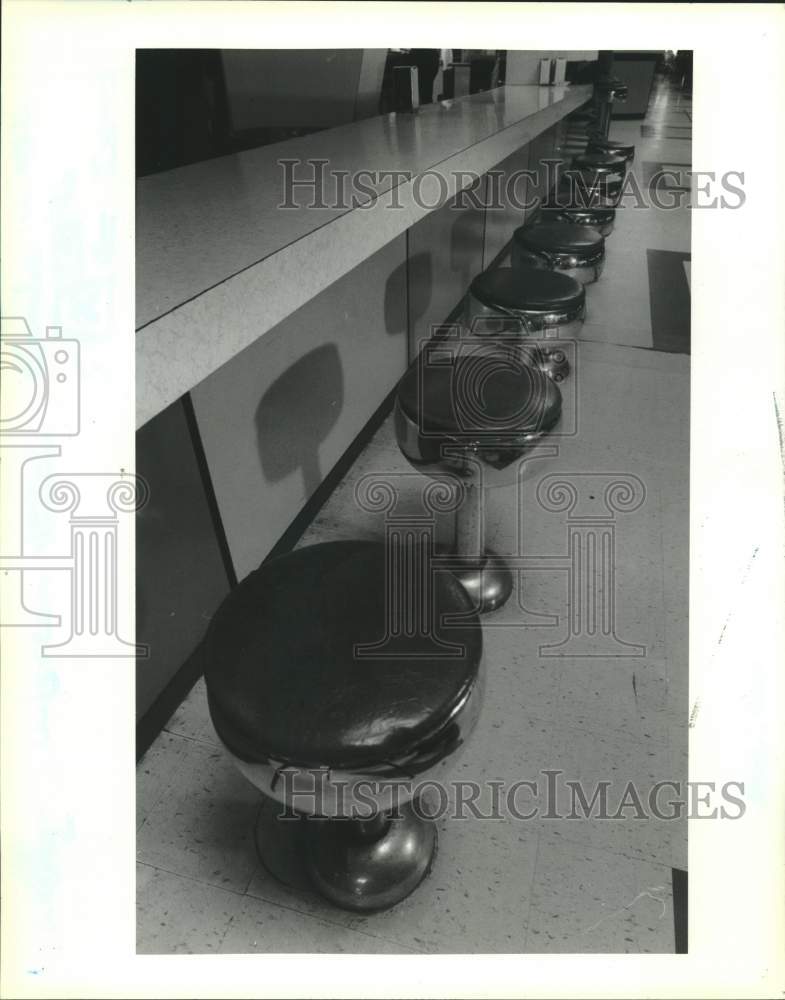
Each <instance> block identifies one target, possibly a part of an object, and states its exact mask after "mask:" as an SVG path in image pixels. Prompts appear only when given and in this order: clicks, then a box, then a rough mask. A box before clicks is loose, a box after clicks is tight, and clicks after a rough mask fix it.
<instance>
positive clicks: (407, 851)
mask: <svg viewBox="0 0 785 1000" xmlns="http://www.w3.org/2000/svg"><path fill="white" fill-rule="evenodd" d="M304 833H305V859H306V867H307V870H308V874H309V876H310V878H311V881H312V882H313V884H314V886H315V887H316V889H317V890H318V891H319V892H320V893H321V894H322V895H323V896H325V897H326V898H327V899H329V900H330V902H332V903H334V904H335V905H336V906H340V907H341V908H342V909H345V910H356V911H357V912H360V913H373V912H374V911H378V910H387V909H389V908H390V907H391V906H395V904H396V903H399V902H400V901H401V900H402V899H405V898H406V897H407V896H408V895H409V894H410V893H412V892H413V891H414V890H415V889H416V888H417V886H418V885H419V884H420V883H421V882H422V880H423V879H424V878H425V877H426V875H427V874H428V872H429V871H430V870H431V865H432V863H433V859H434V857H435V855H436V841H437V833H436V824H435V823H433V822H432V821H431V820H428V819H424V818H423V817H422V816H419V815H417V813H416V812H415V811H414V809H413V807H412V804H411V803H410V802H407V803H406V804H405V805H401V806H400V807H399V809H398V814H397V815H396V816H395V817H393V818H389V817H386V816H384V815H382V814H379V815H378V816H377V817H375V818H374V819H371V820H367V821H365V820H354V819H316V818H314V817H309V818H308V820H307V823H306V825H305V830H304Z"/></svg>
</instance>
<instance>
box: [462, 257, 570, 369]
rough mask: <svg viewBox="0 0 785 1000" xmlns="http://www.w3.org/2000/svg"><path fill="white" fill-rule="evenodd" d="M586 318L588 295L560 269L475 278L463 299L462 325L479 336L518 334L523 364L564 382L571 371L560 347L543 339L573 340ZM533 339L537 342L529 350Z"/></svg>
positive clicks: (501, 271) (495, 272) (503, 270)
mask: <svg viewBox="0 0 785 1000" xmlns="http://www.w3.org/2000/svg"><path fill="white" fill-rule="evenodd" d="M585 316H586V292H585V290H584V287H583V285H582V284H581V283H580V281H576V280H575V279H574V278H571V277H570V276H569V275H568V274H562V273H561V272H560V271H551V270H546V271H543V270H539V269H536V268H531V267H524V266H521V265H519V266H518V267H516V268H511V267H497V268H493V269H492V270H490V271H484V272H483V273H482V274H479V275H477V277H476V278H475V279H474V281H472V283H471V285H470V286H469V293H468V295H467V296H466V313H465V317H464V322H465V325H466V327H467V328H468V329H469V330H471V331H472V334H473V335H474V336H477V337H479V336H484V335H490V336H493V335H496V334H516V333H517V334H518V335H519V336H520V337H521V338H522V339H521V341H520V343H521V346H522V350H521V351H518V356H519V357H520V359H521V361H522V363H524V364H529V365H531V366H533V367H535V368H539V369H540V370H541V371H543V372H544V373H545V374H546V375H548V376H549V378H552V379H554V380H555V381H556V382H562V381H563V380H564V379H565V378H566V377H567V375H568V374H569V371H570V363H569V361H568V360H567V355H566V353H565V351H564V346H563V345H559V344H558V343H554V344H546V343H542V341H543V339H548V340H551V339H554V338H555V339H557V340H558V338H560V337H561V338H570V339H573V338H575V337H577V335H578V332H579V330H580V328H581V327H582V326H583V321H584V318H585ZM532 338H537V341H538V343H537V344H536V346H535V349H534V350H528V351H527V347H528V345H527V340H531V339H532ZM513 343H515V341H513Z"/></svg>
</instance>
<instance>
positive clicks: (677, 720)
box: [137, 88, 691, 953]
mask: <svg viewBox="0 0 785 1000" xmlns="http://www.w3.org/2000/svg"><path fill="white" fill-rule="evenodd" d="M690 107H691V105H690V103H689V101H688V100H687V99H685V98H684V97H683V96H682V95H680V94H675V93H673V92H672V91H669V90H667V88H663V89H661V90H660V91H658V93H657V95H656V97H655V100H654V101H653V103H652V107H651V112H650V115H649V117H648V118H647V122H646V124H648V125H656V126H658V128H657V130H656V131H660V128H659V126H661V125H664V124H668V123H673V122H678V123H686V122H687V121H688V119H687V118H686V117H684V114H685V112H687V113H689V112H690ZM612 134H613V135H614V137H617V138H619V139H627V138H629V141H632V142H635V144H636V159H635V163H634V169H635V170H636V171H640V170H642V164H643V163H644V162H647V161H650V162H663V163H667V162H675V163H688V162H689V159H690V144H689V142H688V141H685V140H683V139H675V140H674V139H670V138H655V137H642V136H641V135H640V123H639V122H631V123H625V122H621V123H614V125H613V127H612ZM649 249H655V250H673V251H682V252H684V251H686V252H688V251H689V214H688V212H687V210H686V209H680V210H678V211H672V212H669V213H662V212H657V211H654V210H649V211H644V210H637V211H634V212H628V211H625V210H620V211H619V213H618V216H617V225H616V230H615V232H614V234H613V235H612V236H611V237H610V239H609V241H608V261H607V266H606V269H605V273H604V274H603V277H602V278H601V280H600V282H599V283H598V284H597V285H595V286H591V287H590V288H589V289H588V307H589V320H588V322H587V325H586V327H585V336H584V338H583V339H582V341H581V343H580V344H579V345H578V357H577V359H576V366H575V371H574V375H573V378H572V380H571V382H570V383H569V386H570V387H571V388H567V387H566V388H565V421H564V425H565V426H567V427H568V429H571V430H572V431H573V433H571V434H569V435H567V436H563V437H560V438H553V439H552V440H551V441H549V442H548V444H549V452H550V453H547V452H546V453H544V454H543V456H542V457H539V458H536V460H534V461H531V462H529V463H527V465H526V466H525V467H524V470H523V473H522V475H521V478H520V480H519V481H518V482H514V483H512V484H510V485H509V486H506V487H503V488H500V489H497V490H494V491H493V492H492V494H491V495H490V497H489V504H488V509H487V512H486V513H487V517H486V526H487V528H486V531H487V542H488V544H489V545H490V546H491V547H492V548H494V549H495V550H496V551H497V552H503V553H505V554H507V555H508V556H509V557H511V558H512V559H513V560H515V559H519V560H520V565H521V566H524V569H522V572H521V577H520V581H519V586H518V589H517V592H516V594H515V595H514V596H513V598H512V599H511V601H510V602H509V603H508V604H507V605H506V606H505V607H504V608H503V609H502V610H501V611H499V612H497V613H496V614H494V615H493V616H488V617H487V618H486V619H485V620H484V625H485V649H486V664H487V695H486V702H485V706H484V710H483V714H482V716H481V719H480V722H479V724H478V726H477V729H476V730H475V733H474V735H473V738H472V740H471V743H470V745H469V747H468V749H467V751H466V753H465V754H464V756H463V757H462V758H461V760H460V762H459V763H458V764H457V766H456V768H455V771H454V772H453V777H454V778H455V779H456V780H463V781H467V780H474V781H478V782H484V783H485V786H486V790H487V783H488V781H489V780H491V779H494V780H496V781H499V782H503V783H504V785H505V787H510V786H511V785H512V784H513V783H514V782H520V781H530V782H533V783H536V792H535V791H534V790H533V788H532V786H528V787H527V788H524V787H521V789H520V792H519V794H518V795H517V796H516V798H515V800H514V804H515V806H516V808H517V810H518V812H519V814H524V813H527V812H530V811H532V808H533V807H534V806H537V805H539V807H540V814H539V815H538V816H535V817H534V818H531V819H520V818H516V816H515V815H511V814H509V812H506V813H505V814H504V815H502V816H501V818H499V819H493V820H487V819H486V820H484V819H480V818H477V817H472V816H469V818H466V819H463V820H455V819H448V818H445V819H442V820H441V821H440V831H439V833H440V848H439V853H438V856H437V860H436V864H435V867H434V869H433V871H432V872H431V874H430V876H429V877H428V878H427V879H426V881H425V882H424V883H423V885H422V886H421V887H420V888H419V889H418V890H417V891H416V892H415V893H414V894H413V895H412V896H411V897H410V898H409V899H408V900H405V901H404V902H402V903H401V904H399V905H398V906H397V907H395V908H394V909H393V910H391V911H389V912H387V913H383V914H378V915H374V916H358V915H357V914H353V913H347V912H342V911H340V910H336V909H334V908H333V907H331V906H329V905H328V904H327V903H326V902H323V901H322V900H321V899H320V898H319V897H318V896H316V895H315V894H314V893H312V892H310V891H309V890H308V889H307V888H305V887H300V888H287V887H284V886H283V885H281V884H280V883H278V882H276V881H275V880H274V879H273V878H272V877H271V876H270V875H268V874H267V873H266V872H265V870H264V869H263V868H261V866H260V865H259V863H258V861H257V858H256V854H255V851H254V846H253V842H252V832H253V825H254V819H255V816H256V814H257V812H258V809H259V807H260V797H259V795H258V793H257V792H256V791H255V790H254V789H253V788H252V787H251V786H250V785H248V784H247V782H245V780H244V779H243V778H242V777H241V776H240V775H239V774H238V773H237V772H236V771H235V769H234V767H233V765H232V764H231V763H230V762H229V761H228V759H227V758H226V757H225V756H224V754H223V752H222V751H221V749H220V747H219V746H218V744H217V739H216V737H215V734H214V732H213V729H212V726H211V724H210V721H209V717H208V713H207V706H206V700H205V693H204V686H203V683H202V682H199V683H197V685H196V686H195V687H194V689H193V690H192V691H191V693H190V694H189V696H188V697H187V698H186V700H185V701H184V703H183V704H182V705H181V707H180V708H179V709H178V711H177V712H176V713H175V715H174V716H173V717H172V719H171V720H170V721H169V723H168V724H167V727H166V729H165V731H164V732H163V733H162V734H161V735H160V737H159V738H158V740H157V741H156V743H155V744H154V745H153V747H152V748H151V749H150V751H149V752H148V753H147V755H146V756H145V758H144V759H143V760H142V762H141V763H140V765H139V769H138V789H139V792H138V821H137V823H138V826H137V849H138V850H137V853H138V858H137V860H138V870H139V882H138V911H139V912H138V950H139V951H140V952H145V953H202V952H222V953H246V952H357V953H361V952H371V953H373V952H399V953H455V952H480V953H483V952H502V953H504V952H507V953H517V952H632V953H635V952H649V953H652V952H665V953H672V952H673V951H674V918H673V904H672V895H671V869H672V868H673V867H677V868H682V869H684V868H686V867H687V857H686V844H687V838H686V823H685V821H684V820H678V821H676V820H670V821H669V820H662V819H660V820H658V819H656V818H648V819H633V818H632V812H633V811H634V810H627V812H626V816H627V818H626V819H618V820H607V819H605V820H602V819H585V818H579V819H568V818H563V819H554V818H548V817H547V816H545V815H543V813H544V812H545V811H546V808H545V807H546V805H547V801H548V800H547V796H546V788H547V778H546V777H545V776H544V772H546V771H550V772H557V771H558V772H560V773H559V774H558V776H557V778H556V781H557V797H560V799H557V800H558V801H560V802H561V806H562V807H563V808H560V809H558V808H557V811H561V812H562V813H564V812H569V806H570V798H569V786H568V785H567V784H566V783H567V782H568V781H580V782H581V787H582V788H583V789H584V790H585V792H586V794H587V795H588V796H591V792H592V790H593V789H594V788H595V787H596V786H597V783H598V782H602V781H610V782H612V785H611V788H610V791H609V801H611V802H612V803H613V809H615V807H616V806H617V805H618V800H619V796H620V795H621V792H622V790H623V789H624V788H625V787H626V786H627V785H628V784H629V783H630V782H632V783H634V786H635V788H636V790H637V792H638V794H639V795H640V796H641V797H643V798H644V799H645V796H646V795H647V794H648V792H649V791H650V790H651V788H652V786H653V785H654V784H656V783H657V782H659V781H665V780H669V781H676V782H684V781H686V778H687V716H688V691H687V607H688V586H687V558H688V486H689V360H690V359H689V356H688V355H686V354H672V353H667V352H663V351H657V350H654V349H653V347H654V344H653V340H652V330H651V309H650V301H649V287H648V272H647V266H646V255H647V250H649ZM368 474H375V475H378V476H380V477H384V478H386V479H388V480H389V481H391V482H392V483H393V484H394V485H395V486H396V488H397V489H398V490H399V492H400V494H401V499H402V503H403V504H404V506H406V505H408V509H414V508H416V507H417V505H418V504H419V497H420V495H421V490H422V487H423V485H425V484H426V483H427V480H425V479H424V478H423V477H420V476H419V475H417V474H416V473H414V472H413V470H412V469H411V468H410V467H409V466H408V465H407V463H406V462H405V460H404V459H403V458H402V456H401V454H400V452H399V450H398V447H397V444H396V442H395V436H394V431H393V428H392V423H391V420H388V421H387V422H386V423H385V424H384V426H383V427H382V428H381V429H380V430H379V432H378V433H377V434H376V436H375V437H374V439H373V440H372V441H371V442H370V444H369V445H368V446H367V447H366V449H365V450H364V452H363V453H362V454H361V456H360V457H359V459H358V460H357V462H356V463H355V465H354V467H353V468H352V469H351V471H350V473H349V474H348V475H347V476H346V478H345V479H344V481H343V482H342V483H341V484H340V486H339V487H338V488H337V489H336V490H335V492H334V493H333V495H332V496H331V498H330V499H329V500H328V502H327V503H326V505H325V506H324V507H323V509H322V510H321V512H320V514H319V515H318V517H317V518H316V520H315V521H314V522H313V524H312V525H311V526H310V528H309V529H308V531H307V532H306V534H305V535H304V537H303V538H302V540H301V542H300V544H301V545H308V544H312V543H314V542H318V541H323V540H328V539H336V538H357V537H375V538H379V537H383V534H384V521H383V515H379V514H378V513H371V512H368V511H364V510H362V509H361V508H360V507H359V506H358V503H357V499H356V495H355V486H356V484H357V482H358V481H359V479H360V478H361V477H362V476H364V475H368ZM546 477H556V478H557V479H560V480H566V481H569V482H572V483H573V484H574V485H575V486H576V488H577V489H578V491H579V492H580V490H581V489H584V488H585V492H586V496H585V497H584V498H583V499H584V500H585V501H586V502H589V501H591V502H595V501H596V499H597V497H598V496H599V493H598V492H596V490H597V489H598V488H599V487H598V486H597V484H599V486H600V487H601V486H602V483H606V485H607V482H608V481H619V480H622V479H625V478H626V479H627V481H629V482H633V483H635V482H639V483H640V484H641V485H642V493H643V496H642V499H641V502H640V505H639V506H638V507H637V508H635V509H633V510H630V511H624V510H617V511H615V512H614V513H613V516H612V520H613V544H614V546H615V558H614V566H615V586H614V591H613V593H614V596H615V602H616V603H615V635H616V637H617V639H618V641H619V645H618V646H616V647H615V649H614V650H611V652H615V653H617V654H619V653H621V654H622V655H612V656H611V655H608V653H609V649H608V643H607V642H603V641H602V638H601V636H600V635H599V634H598V633H597V631H596V630H595V631H594V634H591V632H590V630H589V629H588V628H586V629H583V631H581V632H580V635H579V636H578V638H579V640H580V648H579V649H578V651H577V655H567V654H568V653H570V652H571V651H572V653H573V654H575V649H574V648H573V647H569V646H566V645H565V644H564V643H565V639H567V638H568V621H569V618H568V610H569V607H568V603H569V593H568V585H567V584H568V574H567V569H566V567H567V566H568V565H569V559H568V556H569V552H570V548H569V546H570V537H571V536H570V530H573V529H575V530H577V529H576V522H575V518H574V516H573V520H572V521H570V520H569V519H570V516H571V515H570V513H569V512H565V511H559V510H553V509H549V507H548V504H547V503H543V500H542V497H543V496H544V492H545V487H544V486H543V485H542V484H543V481H544V480H545V479H546ZM538 487H539V492H538ZM538 498H539V499H538ZM449 528H450V526H449V523H447V522H446V521H445V520H444V519H441V520H440V522H439V524H438V533H439V535H440V536H441V537H445V538H446V537H447V533H448V532H449ZM579 631H580V630H579ZM622 643H626V644H628V645H627V646H622V645H621V644H622ZM628 654H629V655H628ZM633 654H636V655H633ZM484 795H485V793H484ZM614 796H615V798H614ZM665 798H666V801H667V796H666V797H665ZM478 807H479V809H480V810H482V811H483V812H485V811H486V810H487V807H488V800H487V797H486V798H482V799H481V800H480V801H479V802H478ZM503 812H504V811H503Z"/></svg>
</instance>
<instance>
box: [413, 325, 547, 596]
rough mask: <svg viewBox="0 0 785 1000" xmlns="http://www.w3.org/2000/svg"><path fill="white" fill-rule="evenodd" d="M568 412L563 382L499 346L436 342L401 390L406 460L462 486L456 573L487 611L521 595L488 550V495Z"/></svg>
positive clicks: (453, 563) (453, 565) (511, 479)
mask: <svg viewBox="0 0 785 1000" xmlns="http://www.w3.org/2000/svg"><path fill="white" fill-rule="evenodd" d="M513 339H518V338H513ZM510 346H512V345H510ZM561 406H562V399H561V392H560V391H559V387H558V386H557V384H556V383H555V382H554V381H553V380H552V379H550V378H548V376H547V375H545V374H544V373H543V372H542V371H540V370H539V369H536V368H531V367H529V366H528V365H525V364H523V363H522V362H521V360H520V359H519V358H517V357H515V355H514V352H513V351H511V350H509V351H508V350H505V349H503V348H500V346H499V342H498V341H497V340H495V339H494V342H493V344H492V345H486V344H475V343H467V342H462V341H457V342H451V343H444V342H439V341H433V342H431V343H429V344H427V345H426V347H425V349H424V350H423V352H422V354H421V355H420V357H419V358H418V360H417V361H416V362H415V363H414V364H413V365H412V366H411V367H410V368H409V370H408V371H407V372H406V374H405V375H404V376H403V378H402V379H401V381H400V382H399V383H398V390H397V393H396V399H395V433H396V437H397V439H398V445H399V447H400V449H401V451H402V452H403V454H404V456H405V457H406V459H407V460H408V461H409V462H410V463H411V464H412V465H413V466H414V468H415V469H417V470H419V471H420V472H423V473H424V474H425V475H429V476H431V477H433V478H440V477H441V476H444V475H447V476H449V477H450V478H453V479H454V478H455V477H457V478H458V479H459V480H460V482H461V483H462V490H463V494H464V495H463V502H462V503H461V504H460V506H459V507H458V509H457V511H456V519H455V542H454V547H453V554H452V556H453V558H452V560H451V563H450V569H451V570H452V572H453V573H454V574H455V575H456V577H457V578H458V579H459V580H460V582H461V583H462V584H463V586H464V587H465V588H466V590H467V592H468V594H469V596H470V597H471V599H472V602H473V605H474V608H475V610H477V611H479V612H480V613H485V612H488V611H494V610H495V609H496V608H499V607H501V606H502V604H504V602H505V601H506V600H507V599H508V597H509V596H510V594H511V593H512V574H511V573H510V570H509V568H508V567H507V565H506V564H505V562H504V561H503V560H502V559H500V558H499V557H498V556H496V555H495V554H494V553H492V552H490V551H487V550H486V549H485V544H484V537H483V536H484V526H483V501H484V490H485V487H488V486H499V485H503V484H506V483H509V482H514V481H515V478H516V476H517V472H518V463H519V461H520V459H521V458H522V457H523V455H524V454H526V453H527V452H528V451H530V450H531V449H532V448H533V447H534V446H535V445H536V443H537V441H538V440H539V439H540V438H541V437H542V436H543V435H544V434H546V433H547V432H548V431H549V430H552V429H553V428H554V427H555V426H556V425H557V424H558V422H559V419H560V417H561Z"/></svg>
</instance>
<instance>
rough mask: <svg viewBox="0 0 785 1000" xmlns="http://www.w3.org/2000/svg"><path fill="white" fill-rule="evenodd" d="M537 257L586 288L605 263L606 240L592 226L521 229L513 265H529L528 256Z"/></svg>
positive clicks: (517, 233) (514, 240)
mask: <svg viewBox="0 0 785 1000" xmlns="http://www.w3.org/2000/svg"><path fill="white" fill-rule="evenodd" d="M532 253H533V254H537V255H538V256H540V257H542V258H543V260H545V261H546V262H547V263H548V266H549V267H551V268H552V269H553V270H555V271H563V272H565V273H566V274H568V275H570V276H571V277H573V278H576V279H577V280H578V281H580V282H581V283H582V284H584V285H588V284H591V283H592V282H593V281H596V280H597V279H598V278H599V276H600V275H601V274H602V268H603V264H604V261H605V238H604V237H603V236H602V234H601V233H599V232H598V231H597V230H596V229H593V228H592V227H591V226H573V225H570V223H567V222H547V223H546V222H543V223H539V224H537V225H533V226H521V227H519V228H518V229H516V230H515V232H514V233H513V234H512V266H513V267H515V268H518V267H524V266H526V259H527V258H526V255H528V254H532Z"/></svg>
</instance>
